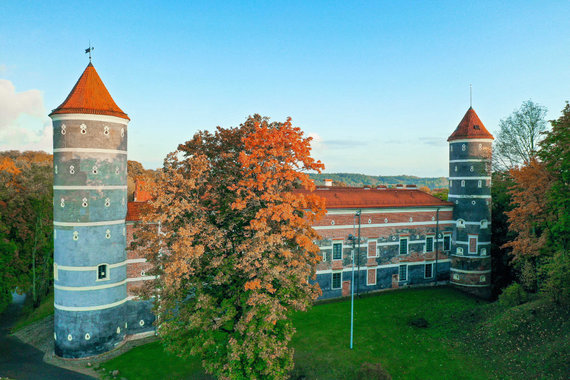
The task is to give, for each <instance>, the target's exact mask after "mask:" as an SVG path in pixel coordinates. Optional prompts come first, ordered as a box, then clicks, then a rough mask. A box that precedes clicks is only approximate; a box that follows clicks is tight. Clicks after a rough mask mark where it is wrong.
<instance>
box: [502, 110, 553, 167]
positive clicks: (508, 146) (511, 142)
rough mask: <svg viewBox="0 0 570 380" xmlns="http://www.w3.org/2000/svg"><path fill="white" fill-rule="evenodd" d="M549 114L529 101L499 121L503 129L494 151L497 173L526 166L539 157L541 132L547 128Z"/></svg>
mask: <svg viewBox="0 0 570 380" xmlns="http://www.w3.org/2000/svg"><path fill="white" fill-rule="evenodd" d="M546 112H547V110H546V108H545V107H543V106H541V105H539V104H537V103H534V102H533V101H532V100H527V101H525V102H523V104H522V105H521V107H520V108H519V109H518V110H515V111H514V112H513V113H512V114H511V115H510V116H509V117H507V118H506V119H502V120H501V121H500V122H499V127H500V130H499V133H498V134H497V139H496V140H495V146H494V152H493V166H494V168H495V170H505V169H510V168H513V167H514V166H520V165H524V164H525V163H527V162H529V161H530V159H531V158H533V157H534V156H535V155H536V151H537V149H538V143H539V142H540V140H541V138H542V137H541V133H542V132H544V131H545V130H546V128H547V123H546V120H545V116H546Z"/></svg>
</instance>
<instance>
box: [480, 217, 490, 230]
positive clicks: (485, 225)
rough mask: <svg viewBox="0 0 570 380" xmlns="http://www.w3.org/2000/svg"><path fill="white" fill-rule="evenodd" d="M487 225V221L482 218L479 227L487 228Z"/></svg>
mask: <svg viewBox="0 0 570 380" xmlns="http://www.w3.org/2000/svg"><path fill="white" fill-rule="evenodd" d="M488 225H489V222H488V221H487V219H483V220H482V221H481V229H485V228H487V226H488Z"/></svg>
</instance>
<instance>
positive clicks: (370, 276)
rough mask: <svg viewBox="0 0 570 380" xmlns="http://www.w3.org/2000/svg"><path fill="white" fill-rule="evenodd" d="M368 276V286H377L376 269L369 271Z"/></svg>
mask: <svg viewBox="0 0 570 380" xmlns="http://www.w3.org/2000/svg"><path fill="white" fill-rule="evenodd" d="M366 274H367V276H366V285H369V286H370V285H376V268H374V269H368V271H367V273H366Z"/></svg>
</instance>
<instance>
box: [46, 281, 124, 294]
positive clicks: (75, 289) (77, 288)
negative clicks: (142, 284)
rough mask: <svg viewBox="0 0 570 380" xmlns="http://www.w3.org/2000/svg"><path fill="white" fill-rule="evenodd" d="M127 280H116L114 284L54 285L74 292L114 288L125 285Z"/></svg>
mask: <svg viewBox="0 0 570 380" xmlns="http://www.w3.org/2000/svg"><path fill="white" fill-rule="evenodd" d="M126 283H127V280H123V281H119V282H114V283H112V284H105V285H94V286H63V285H57V284H55V285H54V286H53V287H54V288H55V289H58V290H67V291H72V292H86V291H89V290H101V289H109V288H114V287H115V286H121V285H125V284H126Z"/></svg>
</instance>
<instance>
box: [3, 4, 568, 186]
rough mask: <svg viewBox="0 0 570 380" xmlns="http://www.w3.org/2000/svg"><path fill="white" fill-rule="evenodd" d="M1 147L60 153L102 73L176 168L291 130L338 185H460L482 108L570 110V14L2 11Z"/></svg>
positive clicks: (474, 9)
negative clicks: (450, 144) (215, 136)
mask: <svg viewBox="0 0 570 380" xmlns="http://www.w3.org/2000/svg"><path fill="white" fill-rule="evenodd" d="M0 20H1V21H0V150H8V149H18V150H30V149H32V150H45V151H48V152H51V149H52V148H51V145H52V140H51V138H52V137H51V136H52V129H51V121H50V119H49V117H47V115H48V114H49V113H50V111H51V110H52V109H54V108H56V107H57V106H58V105H60V104H61V103H62V102H63V100H64V99H65V98H66V96H67V95H68V93H69V92H70V91H71V89H72V88H73V86H74V84H75V82H76V81H77V79H78V78H79V76H80V75H81V73H82V72H83V70H84V69H85V67H86V65H87V64H88V62H89V60H88V57H87V55H86V54H84V49H85V48H87V47H88V46H89V42H91V44H92V45H93V46H94V50H93V65H94V66H95V68H96V70H97V71H98V73H99V75H100V76H101V78H102V80H103V82H104V83H105V85H106V86H107V88H108V90H109V91H110V93H111V95H112V96H113V98H114V100H115V102H116V103H117V104H118V105H119V107H121V108H122V110H123V111H125V112H126V113H127V114H128V115H129V117H130V118H131V122H130V124H129V159H131V160H136V161H139V162H142V163H143V165H144V166H145V167H146V168H156V167H160V166H162V161H163V159H164V157H165V156H166V154H167V153H169V152H171V151H174V150H175V149H176V147H177V145H178V144H180V143H183V142H185V141H187V140H189V139H190V138H191V137H192V136H193V134H194V133H195V132H196V131H198V130H213V129H214V128H215V127H216V126H222V127H231V126H237V125H239V124H240V123H242V122H244V121H245V120H246V118H247V117H248V115H252V114H255V113H258V114H261V115H263V116H268V117H270V118H271V120H273V121H285V119H286V118H287V117H289V116H290V117H291V118H292V120H293V124H294V125H295V126H298V127H300V128H301V129H302V130H303V131H304V132H305V134H306V135H308V136H311V137H313V138H314V140H313V156H314V157H316V158H318V159H320V160H321V161H323V162H324V163H325V166H326V169H325V172H329V173H336V172H350V173H363V174H370V175H401V174H408V175H416V176H422V177H428V176H447V175H448V164H447V160H448V149H447V141H446V140H447V137H449V135H450V134H451V133H452V132H453V130H454V129H455V128H456V126H457V124H458V123H459V122H460V121H461V118H462V117H463V115H464V114H465V112H466V111H467V109H468V108H469V85H470V84H472V85H473V108H474V109H475V111H476V112H477V113H478V115H479V117H480V118H481V120H482V121H483V123H484V124H485V126H486V127H487V129H488V130H489V131H490V132H491V133H493V134H496V132H497V130H498V125H499V121H500V120H501V119H504V118H506V117H507V116H508V115H509V114H511V113H512V112H513V111H514V110H515V109H517V108H519V107H520V106H521V104H522V102H523V101H525V100H528V99H531V100H533V101H534V102H536V103H538V104H540V105H543V106H545V107H547V109H548V113H547V118H548V119H556V118H558V117H559V116H560V112H561V110H562V109H563V108H564V105H565V101H567V100H570V2H568V1H567V0H565V1H540V2H539V1H505V2H500V1H471V2H462V1H370V2H367V1H346V0H345V1H313V0H311V1H291V0H289V1H269V2H268V1H220V2H217V1H164V2H158V1H120V2H119V1H80V2H79V1H58V2H48V1H42V2H34V1H21V0H2V1H1V2H0Z"/></svg>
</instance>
